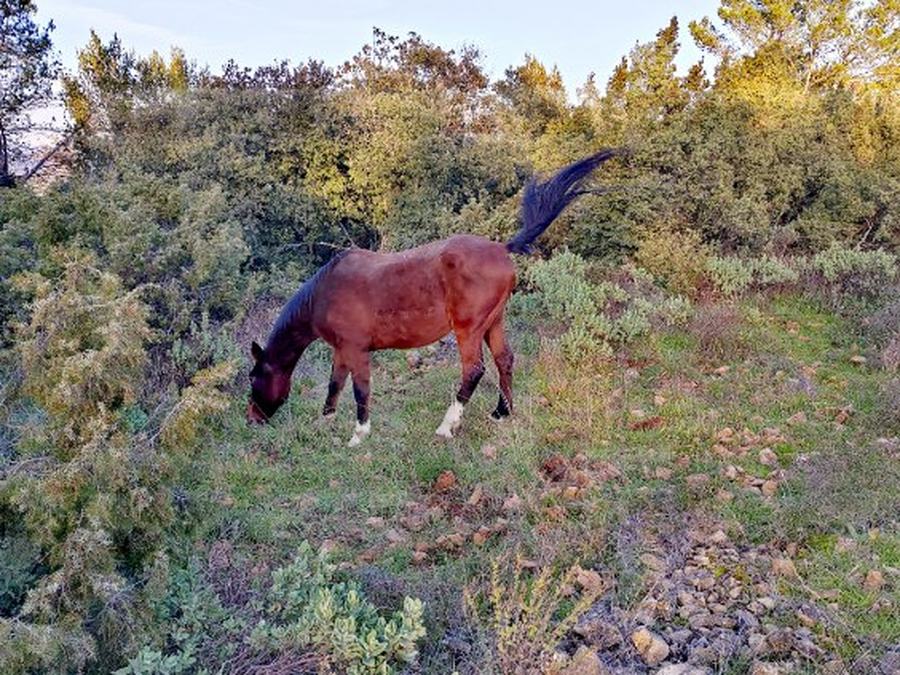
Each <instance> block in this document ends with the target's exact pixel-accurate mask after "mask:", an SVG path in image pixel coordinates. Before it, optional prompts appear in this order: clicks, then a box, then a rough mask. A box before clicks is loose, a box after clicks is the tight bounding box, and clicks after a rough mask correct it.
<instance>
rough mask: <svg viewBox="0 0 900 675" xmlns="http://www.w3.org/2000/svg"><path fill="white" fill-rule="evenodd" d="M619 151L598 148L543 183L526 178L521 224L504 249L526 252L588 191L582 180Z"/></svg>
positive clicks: (512, 251) (511, 251) (513, 251)
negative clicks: (568, 207) (583, 186)
mask: <svg viewBox="0 0 900 675" xmlns="http://www.w3.org/2000/svg"><path fill="white" fill-rule="evenodd" d="M619 153H620V151H619V150H601V151H600V152H598V153H597V154H596V155H591V156H590V157H585V158H584V159H582V160H579V161H577V162H575V163H574V164H570V165H569V166H567V167H566V168H564V169H561V170H560V171H559V172H558V173H557V174H556V175H555V176H553V178H551V179H549V180H547V181H545V182H543V183H538V182H537V181H536V180H535V179H534V178H532V179H531V180H530V181H528V184H527V185H526V186H525V192H524V194H523V195H522V227H521V229H520V230H519V232H518V233H517V234H516V236H515V237H513V238H512V239H510V240H509V241H508V242H507V243H506V250H507V251H509V252H510V253H528V252H529V251H530V250H531V244H532V242H534V240H535V239H537V238H538V237H539V236H541V233H542V232H543V231H544V230H546V229H547V228H548V227H549V226H550V223H552V222H553V221H554V220H555V219H556V217H557V216H558V215H559V214H560V213H562V211H563V209H564V208H566V206H568V205H569V203H570V202H571V201H572V200H573V199H575V198H576V197H578V196H579V195H583V194H585V193H586V192H589V190H582V189H580V188H581V183H582V181H583V180H584V179H585V178H587V177H588V176H589V175H590V174H591V172H592V171H593V170H594V169H596V168H597V167H598V166H600V165H601V164H602V163H603V162H605V161H606V160H608V159H609V158H610V157H615V156H616V155H618V154H619Z"/></svg>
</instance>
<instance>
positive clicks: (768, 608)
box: [756, 596, 775, 612]
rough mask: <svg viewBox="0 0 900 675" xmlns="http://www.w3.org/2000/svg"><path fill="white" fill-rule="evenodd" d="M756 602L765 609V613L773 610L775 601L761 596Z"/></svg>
mask: <svg viewBox="0 0 900 675" xmlns="http://www.w3.org/2000/svg"><path fill="white" fill-rule="evenodd" d="M756 600H757V602H759V604H761V605H762V606H763V607H765V608H766V611H769V612H771V611H772V610H773V609H775V601H774V600H773V599H772V598H769V597H766V596H763V597H761V598H757V599H756Z"/></svg>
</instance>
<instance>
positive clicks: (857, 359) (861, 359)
mask: <svg viewBox="0 0 900 675" xmlns="http://www.w3.org/2000/svg"><path fill="white" fill-rule="evenodd" d="M867 361H868V359H867V358H866V357H865V356H862V355H861V354H854V355H853V356H851V357H850V363H855V364H856V365H858V366H862V365H865V363H866V362H867Z"/></svg>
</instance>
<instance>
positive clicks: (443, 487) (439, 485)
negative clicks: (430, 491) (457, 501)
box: [434, 469, 456, 492]
mask: <svg viewBox="0 0 900 675" xmlns="http://www.w3.org/2000/svg"><path fill="white" fill-rule="evenodd" d="M454 487H456V474H455V473H453V472H452V471H450V470H449V469H448V470H447V471H442V472H441V473H440V475H439V476H438V477H437V479H436V480H435V481H434V491H435V492H449V491H450V490H452V489H453V488H454Z"/></svg>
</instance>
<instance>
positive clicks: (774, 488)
mask: <svg viewBox="0 0 900 675" xmlns="http://www.w3.org/2000/svg"><path fill="white" fill-rule="evenodd" d="M759 489H760V491H762V493H763V496H765V497H774V496H775V493H777V492H778V481H777V480H767V481H766V482H764V483H763V484H762V485H761V486H760V488H759Z"/></svg>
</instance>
